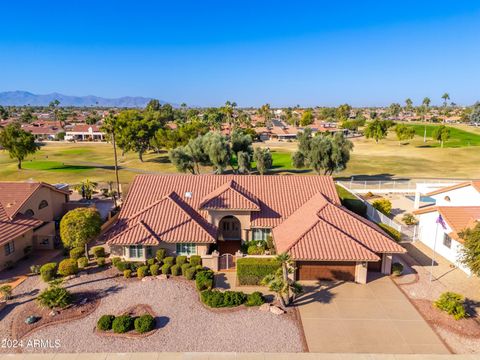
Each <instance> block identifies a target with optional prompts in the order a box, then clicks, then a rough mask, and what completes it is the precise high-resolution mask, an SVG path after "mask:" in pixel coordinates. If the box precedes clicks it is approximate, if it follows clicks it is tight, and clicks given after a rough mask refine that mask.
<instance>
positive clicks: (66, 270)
mask: <svg viewBox="0 0 480 360" xmlns="http://www.w3.org/2000/svg"><path fill="white" fill-rule="evenodd" d="M76 273H78V264H77V260H74V259H65V260H62V261H60V264H58V274H59V275H62V276H69V275H75V274H76Z"/></svg>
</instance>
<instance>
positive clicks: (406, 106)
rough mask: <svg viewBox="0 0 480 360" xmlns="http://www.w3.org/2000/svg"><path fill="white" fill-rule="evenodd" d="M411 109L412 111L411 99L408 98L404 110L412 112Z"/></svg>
mask: <svg viewBox="0 0 480 360" xmlns="http://www.w3.org/2000/svg"><path fill="white" fill-rule="evenodd" d="M412 109H413V101H412V99H410V98H408V99H406V100H405V110H406V111H412Z"/></svg>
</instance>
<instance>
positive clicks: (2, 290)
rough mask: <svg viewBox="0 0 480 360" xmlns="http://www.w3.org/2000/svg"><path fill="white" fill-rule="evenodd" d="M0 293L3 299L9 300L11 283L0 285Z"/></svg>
mask: <svg viewBox="0 0 480 360" xmlns="http://www.w3.org/2000/svg"><path fill="white" fill-rule="evenodd" d="M0 294H1V295H2V297H3V299H4V300H10V299H11V298H12V286H11V285H3V286H0Z"/></svg>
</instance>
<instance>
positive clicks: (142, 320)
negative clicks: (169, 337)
mask: <svg viewBox="0 0 480 360" xmlns="http://www.w3.org/2000/svg"><path fill="white" fill-rule="evenodd" d="M134 324H135V330H136V331H137V332H138V333H140V334H143V333H146V332H149V331H152V330H153V329H155V319H154V318H153V316H152V315H150V314H145V315H142V316H139V317H138V318H136V319H135V323H134Z"/></svg>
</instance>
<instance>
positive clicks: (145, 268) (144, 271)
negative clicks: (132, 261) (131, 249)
mask: <svg viewBox="0 0 480 360" xmlns="http://www.w3.org/2000/svg"><path fill="white" fill-rule="evenodd" d="M147 275H148V266H146V265H144V266H140V267H139V268H138V269H137V277H138V278H139V279H143V278H144V277H145V276H147Z"/></svg>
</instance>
